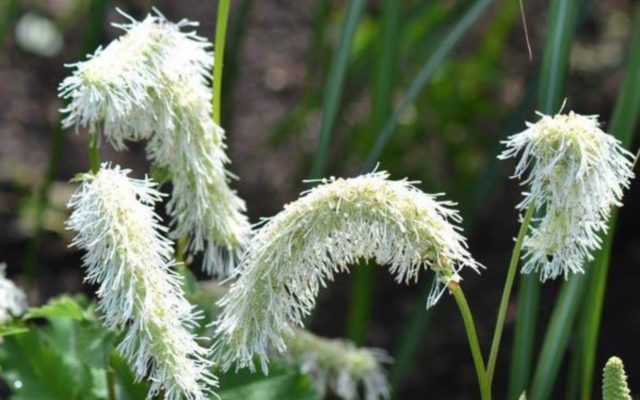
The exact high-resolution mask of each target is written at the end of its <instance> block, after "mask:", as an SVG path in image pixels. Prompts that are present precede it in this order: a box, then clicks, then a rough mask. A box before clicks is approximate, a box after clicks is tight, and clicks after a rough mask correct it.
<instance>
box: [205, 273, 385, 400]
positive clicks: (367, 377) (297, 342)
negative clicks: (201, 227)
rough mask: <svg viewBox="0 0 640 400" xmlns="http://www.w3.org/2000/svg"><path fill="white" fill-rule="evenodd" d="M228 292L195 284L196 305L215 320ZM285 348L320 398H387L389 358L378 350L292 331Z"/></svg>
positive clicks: (213, 284)
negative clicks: (384, 365)
mask: <svg viewBox="0 0 640 400" xmlns="http://www.w3.org/2000/svg"><path fill="white" fill-rule="evenodd" d="M228 290H229V288H228V287H227V286H223V285H221V284H219V283H217V282H213V281H210V282H200V283H199V290H198V294H199V300H198V303H199V304H201V305H202V306H203V307H205V308H207V309H209V310H210V312H211V314H212V315H213V316H214V317H215V316H217V315H219V314H220V312H221V311H222V309H221V308H220V307H218V305H217V304H216V303H217V302H218V301H219V300H220V299H221V298H222V297H223V296H224V295H225V294H227V292H228ZM285 341H286V344H287V350H288V352H287V354H284V360H286V361H287V362H288V363H289V364H291V365H292V366H295V367H297V368H299V369H300V371H301V372H302V373H304V374H305V375H307V376H309V377H310V378H311V382H312V384H313V385H314V386H315V388H316V390H317V392H318V394H320V397H323V398H324V397H325V394H326V393H327V392H331V393H334V394H335V395H337V396H339V397H340V398H342V399H344V400H355V399H358V398H361V397H360V396H359V393H360V392H361V389H362V393H363V394H364V397H363V398H364V399H365V400H380V399H386V398H389V396H390V388H389V383H388V381H387V377H386V374H385V371H384V367H383V364H388V363H391V361H392V359H391V357H390V356H389V355H388V354H387V353H386V352H385V351H384V350H382V349H376V348H363V347H357V346H356V345H355V344H354V343H353V342H351V341H349V340H344V339H327V338H323V337H321V336H317V335H314V334H313V333H311V332H309V331H307V330H305V329H302V328H296V329H294V333H293V335H292V336H290V337H286V338H285Z"/></svg>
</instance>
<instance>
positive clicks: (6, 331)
mask: <svg viewBox="0 0 640 400" xmlns="http://www.w3.org/2000/svg"><path fill="white" fill-rule="evenodd" d="M25 332H29V328H27V327H26V326H24V325H21V324H18V323H12V324H8V325H4V324H3V325H0V337H3V336H12V335H19V334H21V333H25Z"/></svg>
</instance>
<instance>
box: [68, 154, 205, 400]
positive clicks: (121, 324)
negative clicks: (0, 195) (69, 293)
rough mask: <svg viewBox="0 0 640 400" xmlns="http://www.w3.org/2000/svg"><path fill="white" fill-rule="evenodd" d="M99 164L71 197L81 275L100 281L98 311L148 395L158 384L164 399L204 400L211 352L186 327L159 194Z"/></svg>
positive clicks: (187, 307) (188, 310)
mask: <svg viewBox="0 0 640 400" xmlns="http://www.w3.org/2000/svg"><path fill="white" fill-rule="evenodd" d="M128 173H129V171H128V170H122V169H120V168H119V167H114V168H110V167H109V166H108V165H107V164H103V165H102V168H101V169H100V171H99V172H98V173H97V174H95V175H92V174H85V175H83V177H82V178H81V180H82V184H81V185H80V187H79V188H78V190H77V191H76V192H75V193H74V195H73V196H72V197H71V200H70V201H69V207H70V208H72V209H73V212H72V213H71V216H70V217H69V220H68V222H67V224H68V226H69V228H70V229H73V230H74V231H76V232H77V236H76V237H75V239H74V241H73V243H72V245H74V246H77V247H79V248H82V249H84V250H86V251H87V253H86V254H85V255H84V256H83V261H84V265H85V268H86V269H87V275H86V280H87V281H88V282H90V283H96V284H98V285H99V289H98V291H97V295H98V298H99V302H98V310H100V311H101V312H102V314H103V315H104V324H105V326H106V327H107V328H108V329H109V330H120V329H124V330H125V331H126V335H125V337H124V339H123V340H122V342H121V343H120V344H119V345H118V351H119V352H120V353H121V354H122V355H123V356H124V357H125V359H126V360H127V361H128V362H129V365H130V366H131V367H132V369H133V371H134V372H135V374H136V376H137V377H138V379H142V378H144V377H148V378H149V380H150V381H151V388H150V390H149V394H148V398H149V399H151V398H153V397H154V396H155V395H156V394H157V393H158V392H159V391H160V390H161V389H162V390H164V393H165V398H166V399H169V400H180V399H183V398H186V399H189V400H204V399H207V398H208V397H207V396H208V394H210V392H211V389H210V387H211V386H215V385H216V384H217V382H216V379H215V377H214V376H213V375H211V373H210V372H209V368H210V367H211V362H210V361H209V360H208V356H209V350H208V349H206V348H203V347H201V346H200V345H199V344H198V343H197V342H196V339H195V337H194V336H193V334H192V333H191V332H190V331H189V330H188V328H190V327H194V326H197V323H196V319H197V316H196V315H194V312H193V306H192V305H191V304H189V302H188V301H187V300H186V299H185V296H184V293H183V291H182V288H181V278H180V276H179V275H177V274H176V273H175V272H174V271H173V270H172V269H171V267H172V266H173V265H172V255H173V248H172V243H171V242H170V241H169V240H167V239H166V238H165V237H164V236H163V235H162V233H163V232H165V231H166V228H164V227H163V226H162V225H161V224H160V219H159V217H158V216H157V215H156V214H155V213H154V211H153V205H154V203H156V202H157V201H158V200H160V198H161V194H160V193H159V192H158V191H157V190H156V189H155V184H154V183H152V182H150V181H149V180H146V179H145V180H136V179H131V178H129V177H128V176H127V175H128Z"/></svg>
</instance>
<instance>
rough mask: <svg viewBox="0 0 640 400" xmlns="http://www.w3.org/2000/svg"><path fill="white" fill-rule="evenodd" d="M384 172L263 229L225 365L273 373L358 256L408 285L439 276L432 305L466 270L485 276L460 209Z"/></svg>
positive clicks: (223, 334) (223, 337)
mask: <svg viewBox="0 0 640 400" xmlns="http://www.w3.org/2000/svg"><path fill="white" fill-rule="evenodd" d="M387 178H388V174H387V173H385V172H377V173H372V174H367V175H363V176H360V177H357V178H352V179H337V180H336V179H331V180H330V181H323V183H324V184H322V185H320V186H318V187H316V188H314V189H312V190H310V191H308V192H307V193H306V194H305V195H304V196H303V197H302V198H300V199H299V200H297V201H295V202H293V203H291V204H288V205H287V206H285V208H284V210H283V211H282V212H280V213H279V214H278V215H276V216H275V217H274V218H272V219H270V220H268V221H267V222H266V224H265V225H264V226H263V227H262V228H261V229H260V230H259V231H258V232H257V233H256V235H255V236H254V238H253V240H252V241H251V244H250V246H249V248H248V249H247V253H246V254H245V256H244V257H243V261H242V263H241V265H240V267H239V272H240V277H239V279H238V280H237V281H236V282H235V283H234V284H233V285H232V286H231V288H230V290H229V293H228V294H227V295H226V296H225V297H224V298H223V299H222V300H221V301H220V303H219V304H220V305H221V306H222V307H223V312H222V315H221V317H220V318H219V320H218V321H217V323H216V324H217V325H216V330H217V333H218V335H219V338H218V341H217V342H216V344H215V345H214V347H215V349H216V350H215V351H216V356H217V357H218V358H219V359H220V362H221V364H222V367H223V368H229V367H230V366H231V365H232V364H233V363H234V362H236V363H237V366H238V367H250V368H253V356H254V355H257V356H258V357H259V359H260V362H261V366H262V369H263V371H265V372H266V371H267V369H268V368H267V363H268V354H269V351H270V349H274V350H275V351H277V352H279V353H284V352H285V351H286V348H287V346H286V341H285V339H284V338H285V337H287V336H290V335H292V334H293V327H294V326H298V325H302V321H303V318H304V316H306V315H308V314H309V313H310V312H311V310H312V309H313V307H314V305H315V299H316V297H317V294H318V291H319V290H320V287H322V286H325V285H326V283H327V281H330V280H332V279H333V276H334V274H335V273H336V272H344V271H347V270H348V266H349V265H351V264H353V263H355V262H356V261H357V260H358V259H373V260H374V261H375V262H376V263H378V264H379V265H387V266H388V268H389V271H390V272H391V273H392V274H394V275H395V277H396V281H397V282H398V283H402V282H404V283H409V282H411V281H417V279H418V273H419V272H420V270H426V269H431V270H433V271H435V272H436V273H437V275H438V278H437V279H435V281H436V282H437V284H436V287H435V288H434V290H433V291H432V294H431V296H429V299H428V302H427V303H428V306H431V305H433V304H434V303H435V302H436V301H437V299H438V297H439V295H440V294H441V293H442V291H443V290H442V288H443V286H444V284H446V283H447V282H448V281H449V280H451V279H459V277H458V275H457V273H458V272H459V271H460V269H462V268H463V267H471V268H472V269H474V270H478V268H479V267H480V265H479V264H478V263H477V262H476V261H475V260H474V259H473V258H472V257H471V255H470V254H469V252H468V250H467V248H466V243H465V238H464V237H463V236H462V235H461V234H460V233H459V228H457V227H456V226H454V225H452V223H451V222H450V220H452V221H454V222H459V221H460V217H459V216H458V213H457V211H455V210H453V209H451V208H449V207H450V206H451V205H452V203H450V202H440V201H437V200H436V196H434V195H429V194H426V193H423V192H421V191H420V190H418V189H417V188H415V187H414V186H413V185H412V183H411V182H408V181H406V180H402V181H390V180H388V179H387Z"/></svg>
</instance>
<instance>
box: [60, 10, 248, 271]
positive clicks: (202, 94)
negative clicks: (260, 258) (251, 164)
mask: <svg viewBox="0 0 640 400" xmlns="http://www.w3.org/2000/svg"><path fill="white" fill-rule="evenodd" d="M195 25H197V24H195V23H192V22H189V21H184V20H183V21H180V22H178V23H177V24H173V23H171V22H169V21H167V20H166V19H165V18H164V17H163V16H162V15H161V14H160V13H158V12H156V14H155V15H149V16H147V18H145V19H144V20H143V21H141V22H138V21H135V20H133V19H131V18H130V22H129V23H127V24H122V25H116V26H118V27H120V28H122V29H123V30H124V31H125V34H124V35H123V36H121V37H120V38H118V39H116V40H114V41H113V42H111V43H110V44H109V45H108V46H107V47H105V48H104V49H98V50H97V51H96V53H95V54H94V55H93V56H91V57H90V58H89V59H88V60H87V61H84V62H79V63H77V64H74V65H73V67H74V71H73V74H72V75H71V76H70V77H68V78H66V79H65V80H64V81H63V82H62V84H61V85H60V96H61V97H63V98H66V99H68V100H69V105H68V106H67V107H66V108H65V109H64V110H62V111H63V112H64V113H65V114H67V115H66V118H65V120H64V124H65V126H67V127H70V126H75V127H88V128H89V130H91V131H93V132H99V133H101V134H103V135H104V136H105V137H106V138H107V139H108V140H109V142H110V143H111V144H112V145H113V146H114V147H115V148H116V149H118V150H122V149H125V148H126V142H127V141H131V140H133V141H137V140H148V144H147V156H148V158H149V159H150V160H151V161H152V162H153V163H154V164H155V165H156V166H158V167H160V168H161V169H163V170H165V171H167V172H168V175H169V177H170V178H171V180H172V181H173V193H172V196H171V201H170V202H169V203H168V212H169V214H170V215H171V217H172V219H173V221H172V226H173V231H172V237H173V238H175V239H179V238H183V237H189V238H190V245H189V250H190V251H191V252H200V251H204V263H203V268H204V270H205V271H207V272H209V273H211V274H215V275H218V276H221V277H222V276H228V275H231V273H232V272H233V269H234V266H235V263H236V261H237V260H238V259H239V257H240V254H241V253H242V251H243V250H244V246H245V244H246V242H247V241H248V238H249V234H250V231H251V228H250V224H249V222H248V220H247V217H246V216H245V215H244V212H245V204H244V202H243V201H242V199H240V198H239V197H238V195H237V194H236V193H235V192H234V191H233V190H232V189H231V188H230V187H229V184H228V181H229V180H230V179H231V178H232V175H231V174H230V173H229V172H228V171H227V170H226V169H225V165H226V164H228V163H229V159H228V158H227V156H226V154H225V148H226V146H225V143H224V141H225V134H224V130H223V129H222V128H221V127H220V126H218V125H217V124H216V123H214V121H213V119H212V116H211V110H210V108H211V107H210V105H211V101H212V100H211V90H210V88H209V86H208V79H209V78H208V77H209V75H210V74H209V71H210V70H211V68H212V63H213V54H212V53H211V52H210V51H209V50H208V49H209V48H210V47H211V44H210V43H209V42H207V40H206V39H204V38H201V37H199V36H197V35H196V34H195V32H184V31H183V29H184V28H189V27H192V26H195Z"/></svg>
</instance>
